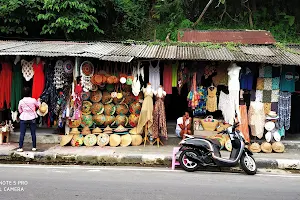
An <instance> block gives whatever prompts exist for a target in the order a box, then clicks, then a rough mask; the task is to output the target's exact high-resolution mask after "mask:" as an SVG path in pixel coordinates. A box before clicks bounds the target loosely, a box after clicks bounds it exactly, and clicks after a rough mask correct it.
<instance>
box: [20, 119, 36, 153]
mask: <svg viewBox="0 0 300 200" xmlns="http://www.w3.org/2000/svg"><path fill="white" fill-rule="evenodd" d="M28 125H29V127H30V132H31V138H32V147H33V148H36V134H35V132H36V121H35V119H33V120H21V121H20V140H19V148H23V143H24V137H25V133H26V128H27V126H28Z"/></svg>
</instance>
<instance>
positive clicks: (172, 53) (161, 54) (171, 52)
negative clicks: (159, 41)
mask: <svg viewBox="0 0 300 200" xmlns="http://www.w3.org/2000/svg"><path fill="white" fill-rule="evenodd" d="M176 53H177V46H161V47H160V48H158V50H157V53H156V58H158V59H166V60H169V59H171V60H172V59H176Z"/></svg>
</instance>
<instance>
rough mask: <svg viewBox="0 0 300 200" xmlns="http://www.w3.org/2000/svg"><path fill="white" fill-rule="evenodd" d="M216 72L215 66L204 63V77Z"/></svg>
mask: <svg viewBox="0 0 300 200" xmlns="http://www.w3.org/2000/svg"><path fill="white" fill-rule="evenodd" d="M215 72H216V67H215V66H212V65H206V66H205V68H204V77H205V79H207V78H208V77H209V76H210V75H212V74H213V73H215Z"/></svg>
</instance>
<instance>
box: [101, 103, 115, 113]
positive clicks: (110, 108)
mask: <svg viewBox="0 0 300 200" xmlns="http://www.w3.org/2000/svg"><path fill="white" fill-rule="evenodd" d="M115 112H116V107H115V105H114V104H112V103H110V104H106V105H104V114H105V115H114V114H115Z"/></svg>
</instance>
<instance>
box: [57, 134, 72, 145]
mask: <svg viewBox="0 0 300 200" xmlns="http://www.w3.org/2000/svg"><path fill="white" fill-rule="evenodd" d="M72 138H73V135H70V134H69V135H63V136H62V137H61V140H60V146H62V147H63V146H66V145H67V144H68V143H69V142H71V140H72Z"/></svg>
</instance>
